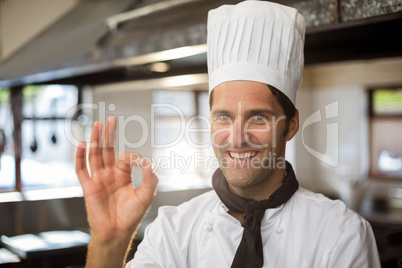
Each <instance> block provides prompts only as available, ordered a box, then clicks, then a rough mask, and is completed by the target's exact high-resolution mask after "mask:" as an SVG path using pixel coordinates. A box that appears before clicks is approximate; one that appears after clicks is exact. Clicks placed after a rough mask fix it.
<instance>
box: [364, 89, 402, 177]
mask: <svg viewBox="0 0 402 268" xmlns="http://www.w3.org/2000/svg"><path fill="white" fill-rule="evenodd" d="M370 107H371V108H370V115H371V116H370V117H371V121H370V122H371V170H370V173H371V175H372V176H373V177H377V178H391V179H402V135H401V134H402V88H394V89H375V90H372V91H370Z"/></svg>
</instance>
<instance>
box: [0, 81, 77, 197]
mask: <svg viewBox="0 0 402 268" xmlns="http://www.w3.org/2000/svg"><path fill="white" fill-rule="evenodd" d="M4 92H6V91H4ZM4 92H3V91H0V105H1V106H0V118H1V119H2V120H1V121H0V122H1V123H0V129H3V128H4V129H5V130H6V134H7V143H6V150H5V151H4V153H3V155H2V156H1V160H0V161H1V170H0V191H10V190H16V189H15V188H16V176H17V175H16V168H15V157H14V149H13V147H14V145H13V137H12V130H13V117H12V112H11V109H10V101H9V97H8V96H7V98H6V97H4V96H5V95H7V94H6V93H4ZM7 92H8V90H7ZM22 94H23V107H22V113H23V118H24V119H23V122H22V125H21V136H22V137H21V138H22V153H21V166H20V168H21V183H22V190H23V191H25V190H32V189H47V188H55V187H66V186H78V185H79V182H78V178H77V175H76V173H75V168H74V155H75V146H74V145H73V144H72V142H71V140H72V139H71V136H72V133H71V131H70V133H69V132H68V131H66V129H65V126H66V123H69V122H70V124H72V125H74V124H78V123H77V122H78V121H71V120H70V119H71V118H70V119H66V117H67V115H68V114H69V112H70V117H71V109H72V108H73V109H74V107H75V106H76V105H77V100H78V89H77V88H76V87H75V86H66V85H46V86H26V87H24V88H23V91H22ZM8 95H9V94H8ZM2 96H3V97H2ZM3 118H7V120H3ZM3 125H4V126H3ZM71 127H72V128H74V127H75V128H76V126H71Z"/></svg>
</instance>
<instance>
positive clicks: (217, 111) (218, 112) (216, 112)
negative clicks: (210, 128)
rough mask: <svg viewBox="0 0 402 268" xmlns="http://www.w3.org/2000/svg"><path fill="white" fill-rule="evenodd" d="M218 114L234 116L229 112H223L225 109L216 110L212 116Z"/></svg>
mask: <svg viewBox="0 0 402 268" xmlns="http://www.w3.org/2000/svg"><path fill="white" fill-rule="evenodd" d="M216 114H232V113H231V112H229V111H228V110H223V109H219V110H215V111H212V112H211V115H216Z"/></svg>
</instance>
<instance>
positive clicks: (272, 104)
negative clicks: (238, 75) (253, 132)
mask: <svg viewBox="0 0 402 268" xmlns="http://www.w3.org/2000/svg"><path fill="white" fill-rule="evenodd" d="M212 93H213V103H212V110H213V109H217V108H219V109H222V108H225V109H230V108H231V107H233V106H234V107H237V106H238V103H239V102H241V103H242V106H243V108H244V109H247V108H250V109H251V108H252V109H256V108H271V109H275V108H277V101H276V98H275V96H274V95H273V94H272V92H271V90H270V89H269V88H268V86H267V85H266V84H263V83H259V82H254V81H243V80H238V81H228V82H224V83H222V84H220V85H218V86H217V87H215V89H214V90H213V92H212Z"/></svg>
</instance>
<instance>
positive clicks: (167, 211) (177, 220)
mask: <svg viewBox="0 0 402 268" xmlns="http://www.w3.org/2000/svg"><path fill="white" fill-rule="evenodd" d="M227 211H228V209H227V207H226V206H225V205H224V204H223V203H222V201H221V200H220V199H219V197H218V196H217V194H216V193H215V191H210V192H207V193H204V194H202V195H200V196H198V197H195V198H193V199H192V200H190V201H188V202H186V203H183V204H181V205H179V206H178V207H172V206H168V207H162V208H160V209H159V214H158V217H157V218H156V219H155V221H154V222H153V223H151V224H150V225H148V226H147V228H146V230H145V235H144V240H143V241H142V243H141V244H140V245H139V247H138V250H137V252H136V254H135V256H134V259H133V260H132V261H131V262H129V263H128V264H127V266H126V268H131V267H174V268H177V267H202V268H205V267H207V268H213V267H219V268H222V267H230V265H231V264H232V261H233V257H234V255H235V253H236V249H237V247H238V245H239V243H240V240H241V238H242V234H243V227H242V226H241V225H240V222H239V221H238V220H236V219H235V218H234V217H232V216H231V215H229V214H228V213H227ZM261 237H262V243H263V248H264V267H272V268H286V267H292V268H293V267H300V268H303V267H306V268H313V267H320V268H321V267H336V268H338V267H342V268H347V267H359V268H362V267H380V262H379V257H378V251H377V246H376V242H375V239H374V236H373V231H372V229H371V226H370V224H369V223H368V222H367V221H366V220H365V219H364V218H362V217H361V216H359V215H358V214H357V213H355V212H353V211H351V210H349V209H348V208H347V207H346V205H345V204H344V203H343V202H341V201H339V200H338V201H333V200H330V199H328V198H326V197H325V196H323V195H321V194H316V193H313V192H310V191H308V190H306V189H303V188H299V189H298V190H297V191H296V192H295V194H294V195H293V196H292V197H291V198H290V199H289V200H288V201H287V202H286V203H285V204H283V205H281V206H279V207H277V208H273V209H267V210H266V212H265V215H264V218H263V219H262V222H261ZM250 261H252V260H250Z"/></svg>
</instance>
